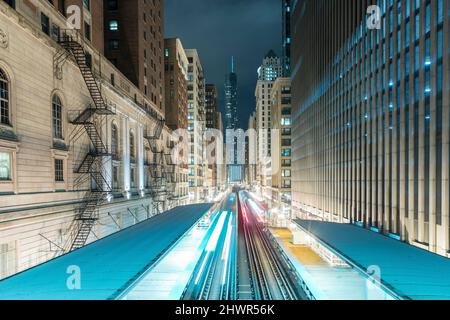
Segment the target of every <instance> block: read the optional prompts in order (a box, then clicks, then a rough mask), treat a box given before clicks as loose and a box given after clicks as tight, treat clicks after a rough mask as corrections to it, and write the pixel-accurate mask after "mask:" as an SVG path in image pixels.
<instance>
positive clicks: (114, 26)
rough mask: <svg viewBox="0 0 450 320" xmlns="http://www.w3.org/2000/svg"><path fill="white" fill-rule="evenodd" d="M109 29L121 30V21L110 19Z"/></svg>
mask: <svg viewBox="0 0 450 320" xmlns="http://www.w3.org/2000/svg"><path fill="white" fill-rule="evenodd" d="M109 30H110V31H117V30H119V22H118V21H117V20H110V21H109Z"/></svg>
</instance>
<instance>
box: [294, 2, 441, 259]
mask: <svg viewBox="0 0 450 320" xmlns="http://www.w3.org/2000/svg"><path fill="white" fill-rule="evenodd" d="M372 5H377V6H378V8H379V12H378V10H375V9H374V10H372V9H373V8H374V7H372V9H371V8H370V6H372ZM375 8H376V7H375ZM368 9H369V10H368ZM292 10H293V12H292V14H293V15H292V19H293V21H292V24H291V25H292V26H295V27H294V28H293V30H292V31H293V34H292V36H293V44H292V45H293V47H292V79H293V96H292V99H293V146H294V148H293V205H294V206H295V208H296V209H297V212H298V214H299V215H301V216H303V217H307V218H319V219H324V220H331V221H336V222H349V223H355V224H357V225H360V226H364V227H367V228H370V229H372V230H373V231H376V232H380V233H383V234H386V235H389V236H391V237H394V238H398V239H401V240H403V241H406V242H409V243H411V244H414V245H417V246H419V247H421V248H424V249H426V250H430V251H433V252H437V253H439V254H442V255H447V254H448V251H449V249H450V248H449V234H450V230H449V209H450V207H449V198H450V186H449V157H450V149H449V134H450V110H449V109H450V107H449V83H450V82H449V80H450V79H449V74H450V72H449V61H450V59H449V53H450V51H449V48H450V43H449V42H450V37H449V35H450V33H449V22H450V21H449V20H450V19H449V15H450V3H449V1H445V0H433V1H430V0H378V1H358V2H357V4H356V5H355V4H354V2H353V1H349V0H314V1H295V2H294V4H293V8H292ZM378 13H379V14H378ZM378 22H379V24H378ZM313 31H314V32H313Z"/></svg>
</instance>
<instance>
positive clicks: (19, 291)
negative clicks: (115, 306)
mask: <svg viewBox="0 0 450 320" xmlns="http://www.w3.org/2000/svg"><path fill="white" fill-rule="evenodd" d="M211 206H212V205H211V204H197V205H189V206H182V207H177V208H174V209H172V210H170V211H168V212H165V213H163V214H160V215H157V216H155V217H153V218H151V219H149V220H146V221H143V222H141V223H139V224H137V225H134V226H132V227H129V228H127V229H124V230H122V231H120V232H117V233H115V234H112V235H110V236H108V237H106V238H103V239H101V240H99V241H96V242H93V243H91V244H89V245H87V246H85V247H83V248H81V249H79V250H76V251H73V252H71V253H69V254H66V255H63V256H60V257H58V258H56V259H53V260H50V261H48V262H46V263H44V264H41V265H38V266H36V267H34V268H31V269H29V270H26V271H24V272H22V273H19V274H17V275H14V276H12V277H10V278H7V279H4V280H3V281H0V299H3V300H4V299H30V300H34V299H39V300H49V299H51V300H80V299H83V300H105V299H112V298H114V297H115V296H116V295H117V294H118V293H119V292H120V290H121V289H123V288H124V287H126V286H127V284H128V283H130V282H131V281H132V280H133V279H134V278H136V276H138V275H139V274H141V273H142V272H143V271H145V270H146V269H147V268H148V267H149V266H150V265H152V264H153V263H154V262H155V260H157V259H158V257H159V256H160V255H161V254H162V253H163V252H164V251H165V250H166V249H168V248H169V247H170V246H171V244H173V243H174V242H175V241H176V240H177V239H178V238H179V237H181V236H182V235H183V234H184V233H185V232H186V231H188V230H189V229H190V228H191V227H192V225H194V224H195V223H196V222H197V221H198V220H199V219H200V218H201V217H202V216H203V215H204V214H205V213H206V212H207V211H208V210H209V209H210V208H211ZM70 266H76V267H79V270H80V276H81V277H80V280H81V282H80V283H81V289H79V290H77V289H75V290H70V289H69V288H68V286H67V284H66V282H67V279H68V278H69V277H70V275H71V274H70V273H69V274H68V273H67V272H68V267H70ZM69 271H70V269H69Z"/></svg>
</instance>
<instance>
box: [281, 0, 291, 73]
mask: <svg viewBox="0 0 450 320" xmlns="http://www.w3.org/2000/svg"><path fill="white" fill-rule="evenodd" d="M291 2H292V1H291V0H281V3H282V8H281V14H282V21H283V24H282V28H283V34H282V40H283V48H282V57H281V60H282V63H283V76H284V77H289V76H290V75H291V40H292V38H291V9H292V4H291Z"/></svg>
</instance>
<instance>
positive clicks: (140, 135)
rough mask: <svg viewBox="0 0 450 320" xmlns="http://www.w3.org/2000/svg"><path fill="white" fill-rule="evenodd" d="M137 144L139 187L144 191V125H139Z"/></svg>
mask: <svg viewBox="0 0 450 320" xmlns="http://www.w3.org/2000/svg"><path fill="white" fill-rule="evenodd" d="M136 131H137V132H136V143H137V152H138V156H137V166H138V167H137V170H138V175H139V179H138V187H139V191H142V190H144V187H145V175H144V132H143V128H142V125H141V124H140V125H138V127H137V130H136Z"/></svg>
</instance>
